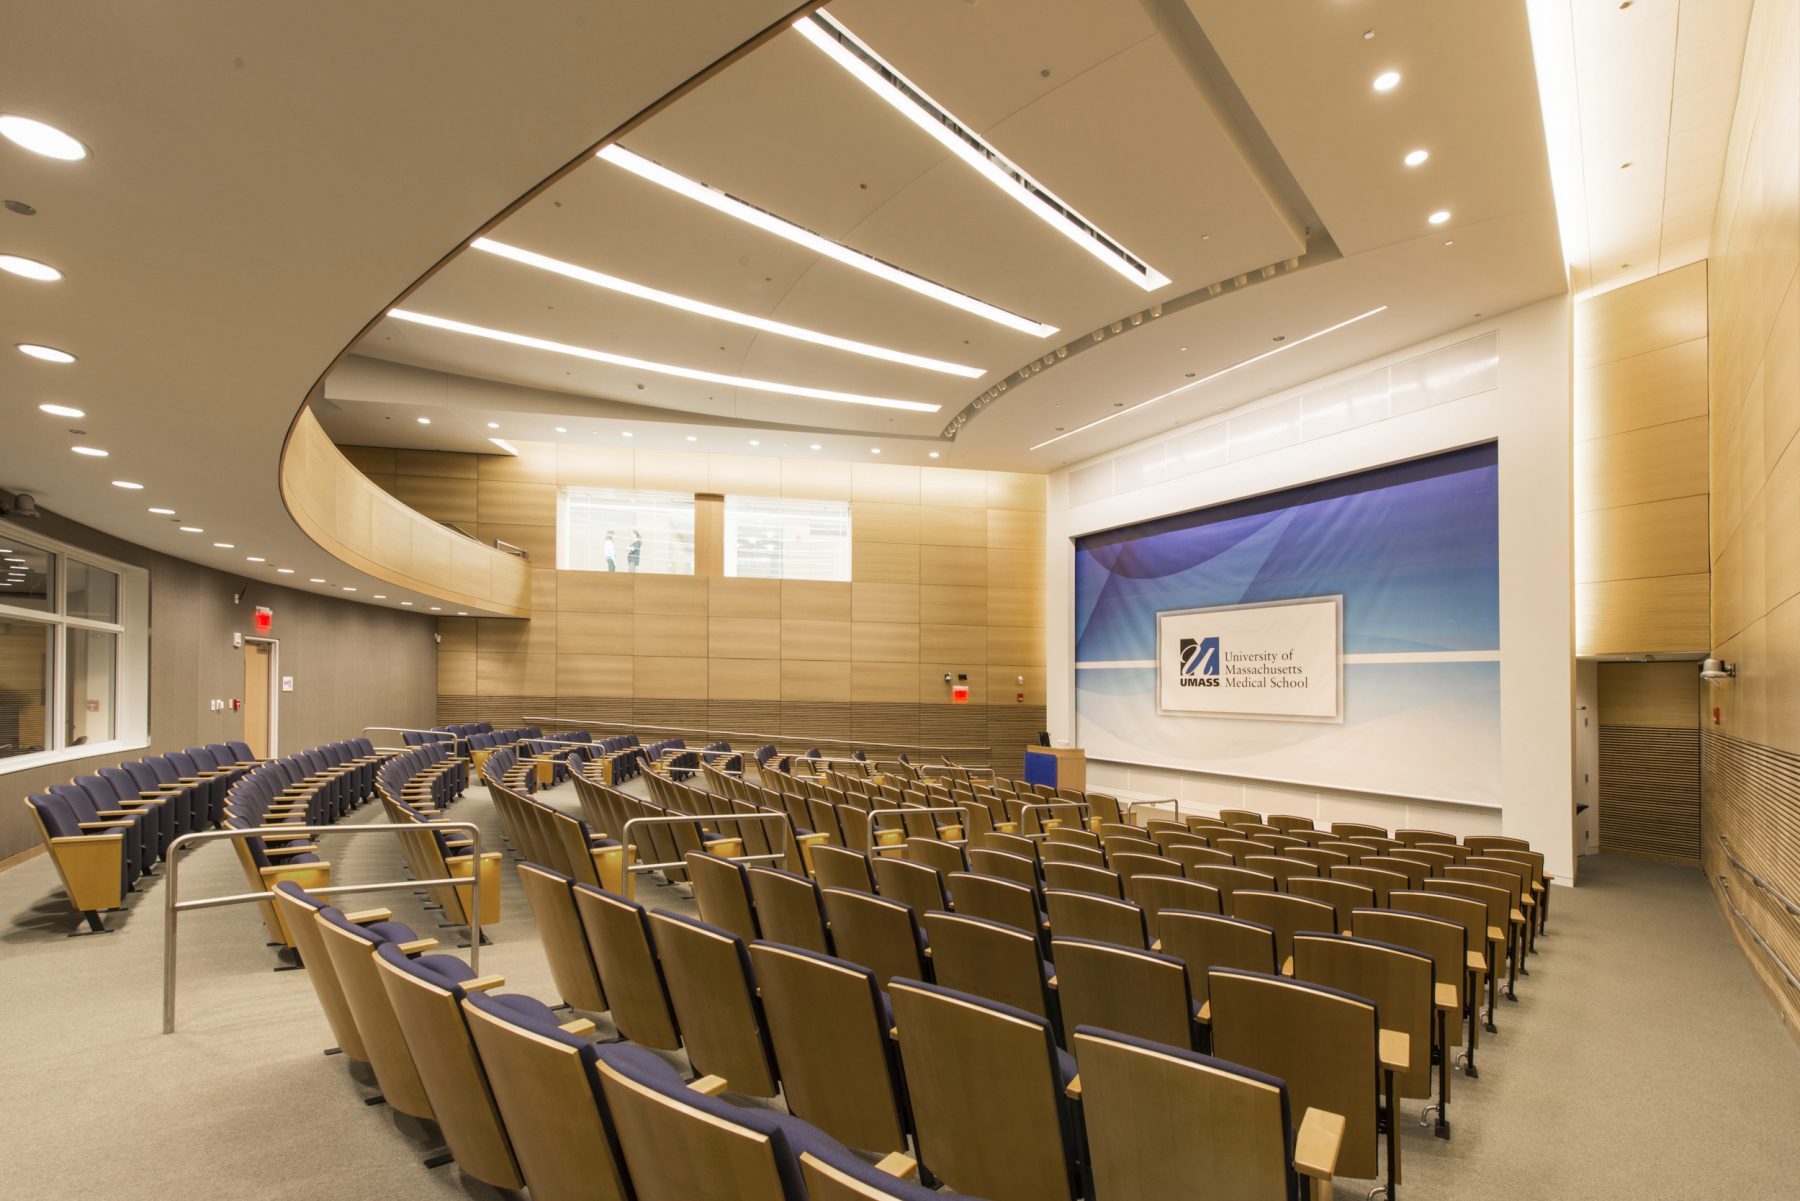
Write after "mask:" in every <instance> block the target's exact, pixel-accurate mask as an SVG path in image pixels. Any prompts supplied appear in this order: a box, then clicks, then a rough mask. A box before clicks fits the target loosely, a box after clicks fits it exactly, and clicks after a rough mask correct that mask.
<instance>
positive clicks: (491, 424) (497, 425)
mask: <svg viewBox="0 0 1800 1201" xmlns="http://www.w3.org/2000/svg"><path fill="white" fill-rule="evenodd" d="M487 427H488V428H489V429H491V430H497V429H499V428H500V423H499V422H498V421H490V422H488V423H487Z"/></svg>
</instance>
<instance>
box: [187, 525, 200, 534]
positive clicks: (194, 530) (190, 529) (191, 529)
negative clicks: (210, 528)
mask: <svg viewBox="0 0 1800 1201" xmlns="http://www.w3.org/2000/svg"><path fill="white" fill-rule="evenodd" d="M181 532H182V533H184V534H204V533H205V532H206V531H205V530H203V529H201V528H200V527H199V526H197V525H184V526H182V527H181Z"/></svg>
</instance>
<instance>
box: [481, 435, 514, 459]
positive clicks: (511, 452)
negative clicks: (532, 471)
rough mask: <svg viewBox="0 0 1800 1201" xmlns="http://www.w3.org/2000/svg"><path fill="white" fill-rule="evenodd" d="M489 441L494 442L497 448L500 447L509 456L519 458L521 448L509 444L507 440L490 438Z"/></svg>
mask: <svg viewBox="0 0 1800 1201" xmlns="http://www.w3.org/2000/svg"><path fill="white" fill-rule="evenodd" d="M488 441H489V442H492V443H493V444H494V445H495V446H498V447H499V448H500V449H501V450H503V451H505V452H506V453H507V454H509V455H512V456H514V457H515V458H516V457H517V456H518V453H519V448H518V447H516V446H514V445H513V444H512V443H511V442H508V441H507V440H506V439H505V438H489V439H488Z"/></svg>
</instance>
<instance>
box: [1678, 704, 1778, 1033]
mask: <svg viewBox="0 0 1800 1201" xmlns="http://www.w3.org/2000/svg"><path fill="white" fill-rule="evenodd" d="M1703 762H1704V771H1703V774H1702V779H1703V788H1704V793H1705V798H1706V804H1705V808H1704V810H1703V812H1704V816H1705V820H1704V821H1703V822H1702V823H1701V837H1702V842H1701V849H1702V858H1703V860H1704V863H1705V868H1706V876H1707V879H1708V880H1709V881H1710V882H1711V883H1712V885H1713V887H1714V888H1715V889H1723V890H1724V892H1725V893H1726V894H1728V895H1729V898H1730V901H1731V903H1732V904H1734V905H1736V906H1737V908H1738V910H1739V912H1741V913H1742V914H1743V915H1744V919H1745V920H1746V921H1747V922H1748V923H1749V924H1750V926H1751V927H1752V928H1753V929H1754V930H1755V931H1756V932H1757V933H1758V934H1759V935H1761V936H1762V938H1763V940H1764V941H1765V942H1767V943H1768V944H1769V946H1770V947H1772V948H1773V949H1774V950H1775V952H1776V954H1778V955H1780V956H1781V957H1782V959H1783V960H1785V961H1786V963H1787V965H1788V969H1789V970H1790V971H1792V972H1794V973H1795V974H1796V975H1800V918H1796V917H1795V916H1794V915H1793V914H1792V913H1790V912H1788V911H1787V909H1785V908H1784V907H1783V906H1782V905H1781V904H1780V902H1779V901H1777V900H1776V899H1775V898H1774V897H1771V896H1770V895H1769V894H1768V893H1766V892H1764V891H1763V890H1762V889H1759V888H1758V887H1756V885H1755V883H1754V882H1753V881H1752V880H1751V879H1750V878H1749V877H1748V876H1747V875H1745V874H1744V873H1743V872H1740V871H1739V870H1738V869H1737V868H1736V867H1735V866H1733V865H1732V863H1731V860H1730V859H1729V858H1727V857H1726V855H1725V848H1724V847H1721V846H1720V845H1719V842H1718V838H1719V837H1720V836H1723V837H1724V839H1725V840H1726V843H1727V844H1728V845H1729V847H1730V849H1731V853H1732V854H1733V855H1735V856H1737V858H1738V860H1739V861H1740V862H1742V863H1743V865H1744V866H1745V867H1746V868H1748V869H1749V870H1750V871H1751V872H1754V873H1755V874H1756V875H1758V876H1760V877H1761V878H1762V879H1763V880H1764V881H1765V882H1767V883H1768V884H1770V885H1771V886H1773V887H1774V888H1776V889H1778V890H1780V891H1781V892H1782V893H1784V894H1785V895H1786V896H1787V897H1789V898H1790V899H1793V900H1795V901H1796V902H1800V755H1794V754H1790V753H1788V752H1786V751H1777V750H1772V749H1771V748H1769V747H1766V746H1758V745H1757V744H1755V743H1752V742H1741V741H1739V740H1738V739H1736V738H1731V737H1728V736H1726V735H1724V734H1715V733H1713V732H1712V731H1710V730H1708V731H1707V732H1706V736H1705V746H1704V750H1703ZM1722 899H1723V898H1722ZM1726 920H1727V921H1728V922H1731V923H1732V924H1733V925H1734V926H1735V925H1736V924H1737V920H1738V919H1737V918H1736V916H1735V915H1731V914H1730V911H1729V910H1727V918H1726ZM1739 941H1740V942H1743V943H1744V944H1745V952H1744V953H1745V954H1746V955H1748V956H1749V957H1750V960H1751V961H1752V962H1753V963H1755V964H1756V965H1757V967H1758V971H1759V974H1760V975H1761V976H1762V978H1763V979H1764V981H1765V982H1766V983H1767V984H1768V986H1769V988H1770V989H1771V991H1772V992H1774V994H1775V995H1776V996H1777V997H1778V998H1780V999H1781V1001H1782V1003H1783V1005H1784V1007H1785V1008H1786V1010H1787V1013H1788V1020H1789V1021H1790V1023H1792V1024H1793V1025H1794V1026H1795V1027H1796V1028H1800V990H1796V989H1795V988H1794V987H1793V985H1791V984H1789V983H1788V981H1787V979H1786V977H1784V976H1782V974H1781V973H1780V972H1779V971H1776V970H1773V969H1772V967H1771V965H1770V964H1769V963H1768V961H1767V955H1766V953H1765V952H1764V951H1763V950H1762V949H1761V948H1760V947H1757V946H1756V945H1755V943H1754V942H1753V941H1752V940H1749V939H1747V938H1744V937H1743V935H1742V933H1741V932H1739Z"/></svg>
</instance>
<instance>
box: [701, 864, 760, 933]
mask: <svg viewBox="0 0 1800 1201" xmlns="http://www.w3.org/2000/svg"><path fill="white" fill-rule="evenodd" d="M686 861H687V865H688V883H689V884H690V885H691V886H692V887H693V890H694V902H695V904H696V905H697V906H698V907H699V909H700V920H701V921H703V922H705V923H706V924H707V925H709V926H717V927H719V928H720V929H721V930H728V931H730V932H731V933H733V934H735V935H737V936H738V937H739V938H741V939H742V940H743V941H745V942H746V943H751V942H755V941H756V940H757V938H758V936H759V931H758V930H757V927H756V911H755V909H753V908H752V907H751V903H750V883H749V881H748V880H746V879H745V878H744V865H743V864H741V863H734V862H732V861H731V860H729V859H721V858H719V857H718V856H717V855H709V854H707V853H706V852H705V851H690V852H688V855H687V860H686Z"/></svg>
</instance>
